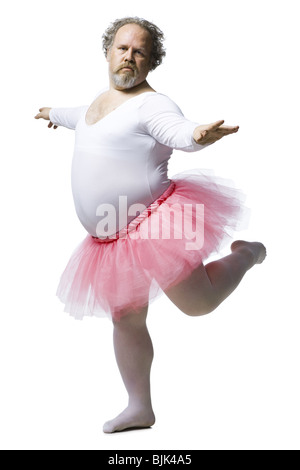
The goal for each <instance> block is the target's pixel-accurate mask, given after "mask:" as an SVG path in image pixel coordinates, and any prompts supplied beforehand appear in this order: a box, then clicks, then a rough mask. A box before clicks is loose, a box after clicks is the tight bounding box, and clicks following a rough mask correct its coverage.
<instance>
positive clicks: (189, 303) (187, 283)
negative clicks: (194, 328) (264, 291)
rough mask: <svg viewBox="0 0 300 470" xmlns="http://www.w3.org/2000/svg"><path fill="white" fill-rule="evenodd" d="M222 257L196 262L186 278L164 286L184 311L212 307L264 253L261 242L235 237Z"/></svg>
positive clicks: (200, 312)
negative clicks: (216, 259) (197, 263)
mask: <svg viewBox="0 0 300 470" xmlns="http://www.w3.org/2000/svg"><path fill="white" fill-rule="evenodd" d="M231 250H232V253H231V254H230V255H228V256H226V257H225V258H222V259H220V260H218V261H214V262H212V263H209V264H207V265H206V266H203V265H201V266H199V267H198V268H197V269H195V271H194V272H193V273H192V274H191V276H190V277H189V278H188V279H185V280H184V281H182V282H180V283H179V284H177V285H175V286H173V287H170V288H169V289H166V290H165V294H166V295H167V296H168V297H169V299H170V300H171V301H172V302H173V303H174V304H175V305H176V306H177V307H178V308H179V309H180V310H182V311H183V312H184V313H186V314H187V315H191V316H199V315H205V314H207V313H210V312H212V311H213V310H215V308H216V307H218V305H220V303H221V302H223V300H225V299H226V298H227V297H228V296H229V295H230V294H231V293H232V292H233V291H234V290H235V289H236V287H237V286H238V285H239V283H240V282H241V280H242V278H243V277H244V275H245V274H246V272H247V271H248V270H249V269H251V268H252V267H253V266H254V265H255V264H260V263H262V262H263V260H264V259H265V257H266V249H265V247H264V245H263V244H262V243H258V242H252V243H251V242H245V241H242V240H239V241H236V242H234V243H233V244H232V245H231Z"/></svg>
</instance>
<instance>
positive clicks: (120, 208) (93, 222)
mask: <svg viewBox="0 0 300 470" xmlns="http://www.w3.org/2000/svg"><path fill="white" fill-rule="evenodd" d="M139 163H141V162H136V161H135V162H133V161H130V159H128V158H126V159H125V158H123V159H120V158H113V157H111V156H105V157H102V156H101V157H99V153H98V152H96V151H95V152H92V151H88V152H87V151H86V150H85V151H77V152H76V153H75V154H74V158H73V162H72V191H73V197H74V203H75V209H76V212H77V215H78V218H79V220H80V221H81V223H82V225H83V226H84V227H85V229H86V230H87V232H88V233H90V234H91V235H93V236H97V237H103V236H109V235H113V234H115V233H116V232H118V231H119V230H121V229H122V228H123V227H125V226H126V225H127V224H128V223H129V222H130V221H131V220H133V219H134V218H135V217H136V216H137V215H139V213H140V212H142V210H143V209H144V208H145V207H147V206H149V205H150V204H151V203H152V202H153V194H152V192H151V190H150V187H149V182H148V177H147V172H146V168H145V165H141V164H139ZM164 189H165V188H164V187H162V191H161V192H163V191H164Z"/></svg>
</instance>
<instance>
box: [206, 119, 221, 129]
mask: <svg viewBox="0 0 300 470" xmlns="http://www.w3.org/2000/svg"><path fill="white" fill-rule="evenodd" d="M224 122H225V121H224V119H222V120H221V121H216V122H214V123H212V124H208V126H207V129H208V130H209V131H215V130H216V129H218V128H219V127H220V126H222V124H224Z"/></svg>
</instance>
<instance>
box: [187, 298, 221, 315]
mask: <svg viewBox="0 0 300 470" xmlns="http://www.w3.org/2000/svg"><path fill="white" fill-rule="evenodd" d="M217 306H218V305H217V304H216V302H214V301H213V300H205V301H204V300H203V301H201V302H199V303H198V304H197V305H192V306H187V307H185V309H184V310H183V313H185V314H186V315H188V316H189V317H202V316H204V315H208V314H209V313H212V312H213V311H214V310H215V309H216V308H217Z"/></svg>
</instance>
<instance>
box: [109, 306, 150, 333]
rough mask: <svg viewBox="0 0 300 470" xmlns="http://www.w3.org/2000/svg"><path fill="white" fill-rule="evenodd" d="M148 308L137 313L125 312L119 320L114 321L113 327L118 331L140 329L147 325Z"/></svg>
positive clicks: (143, 308)
mask: <svg viewBox="0 0 300 470" xmlns="http://www.w3.org/2000/svg"><path fill="white" fill-rule="evenodd" d="M147 313H148V306H146V307H142V308H141V309H139V310H137V311H135V312H134V313H133V312H132V311H125V310H124V311H123V312H122V313H121V315H120V317H119V318H116V319H113V325H114V327H115V328H117V329H122V328H140V327H143V326H144V325H145V324H146V320H147Z"/></svg>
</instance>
